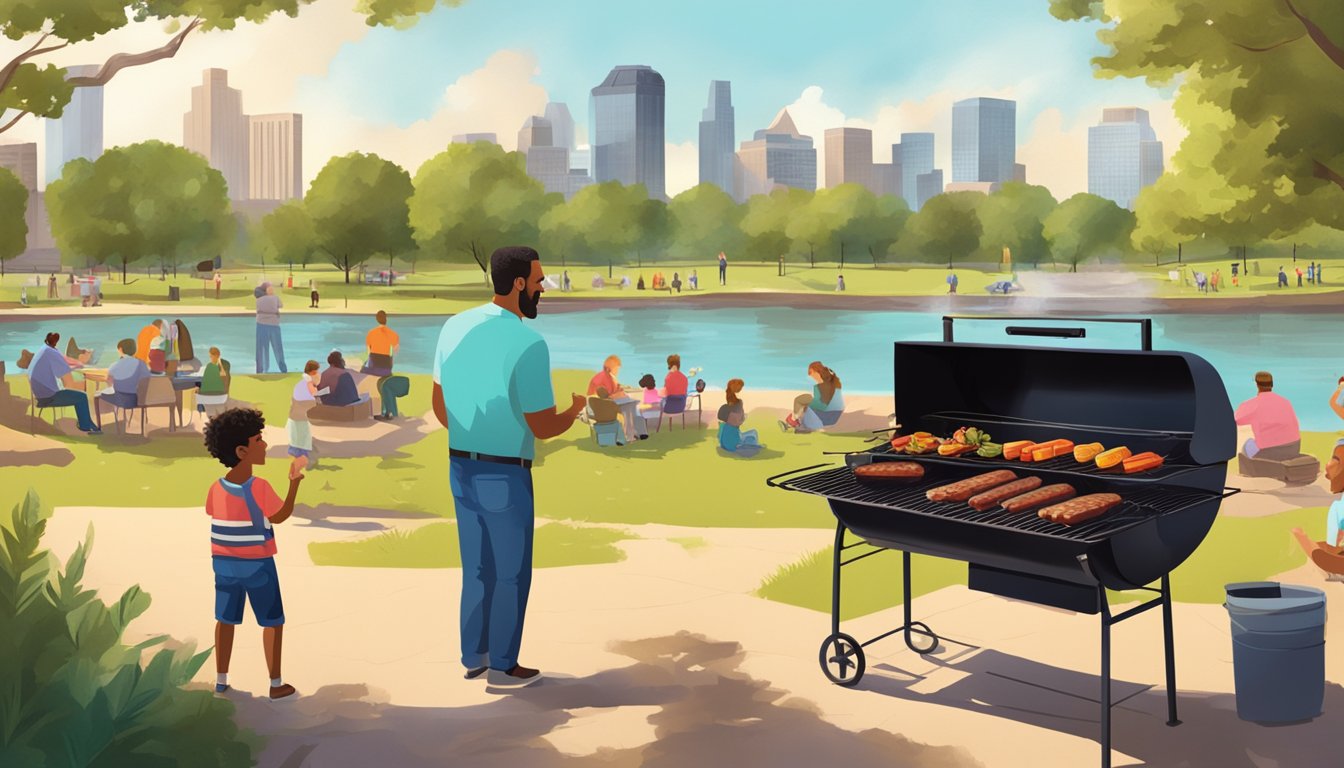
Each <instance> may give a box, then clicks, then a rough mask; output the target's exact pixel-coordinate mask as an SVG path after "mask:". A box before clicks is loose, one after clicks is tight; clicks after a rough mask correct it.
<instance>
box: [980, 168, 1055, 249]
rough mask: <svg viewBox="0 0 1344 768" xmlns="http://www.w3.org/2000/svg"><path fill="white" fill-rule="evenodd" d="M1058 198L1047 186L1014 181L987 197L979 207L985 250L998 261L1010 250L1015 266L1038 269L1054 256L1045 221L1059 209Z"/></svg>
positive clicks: (981, 241) (982, 244) (981, 240)
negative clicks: (1047, 239)
mask: <svg viewBox="0 0 1344 768" xmlns="http://www.w3.org/2000/svg"><path fill="white" fill-rule="evenodd" d="M1056 205H1058V203H1056V202H1055V197H1054V195H1052V194H1050V190H1048V189H1046V188H1045V187H1039V186H1035V185H1032V184H1021V183H1018V182H1012V183H1009V184H1004V185H1003V188H1002V189H1000V190H999V191H998V192H995V193H994V194H992V195H990V196H989V197H987V198H985V201H984V203H983V204H982V205H981V206H980V208H979V216H980V223H981V225H982V226H983V227H984V233H983V234H982V235H981V236H980V244H981V249H982V250H984V251H986V254H985V255H986V256H988V257H989V258H990V259H991V260H993V261H998V259H999V257H1000V255H1001V254H1002V249H1004V248H1007V249H1008V251H1009V253H1010V255H1011V257H1012V260H1013V263H1014V264H1029V265H1031V266H1037V265H1039V264H1040V263H1041V261H1043V260H1044V259H1048V258H1049V257H1050V245H1049V243H1047V242H1046V240H1045V235H1044V234H1043V230H1044V228H1045V219H1046V217H1048V216H1049V215H1050V212H1051V211H1053V210H1055V206H1056Z"/></svg>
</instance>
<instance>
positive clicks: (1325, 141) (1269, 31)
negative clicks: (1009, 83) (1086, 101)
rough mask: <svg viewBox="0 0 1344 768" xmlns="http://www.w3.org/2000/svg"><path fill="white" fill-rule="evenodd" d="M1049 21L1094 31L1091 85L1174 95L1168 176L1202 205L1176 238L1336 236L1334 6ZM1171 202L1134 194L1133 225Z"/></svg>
mask: <svg viewBox="0 0 1344 768" xmlns="http://www.w3.org/2000/svg"><path fill="white" fill-rule="evenodd" d="M1051 13H1053V14H1054V15H1055V16H1056V17H1058V18H1061V19H1066V20H1071V19H1094V20H1097V21H1100V22H1102V24H1103V26H1102V28H1101V29H1100V30H1099V31H1098V32H1097V36H1098V38H1099V39H1100V40H1101V42H1102V43H1103V44H1104V45H1106V47H1107V49H1108V52H1107V54H1106V55H1104V56H1100V57H1097V58H1095V59H1093V66H1094V69H1095V71H1096V74H1097V76H1098V77H1107V78H1109V77H1117V76H1118V77H1142V78H1145V79H1146V80H1147V81H1148V82H1149V83H1150V84H1152V85H1154V86H1159V87H1163V86H1169V85H1171V84H1173V83H1175V84H1177V90H1176V103H1175V108H1176V115H1177V117H1178V118H1180V120H1181V122H1182V123H1183V124H1184V125H1185V126H1186V127H1187V128H1188V129H1189V134H1188V135H1187V137H1186V138H1185V140H1184V141H1183V142H1182V143H1181V147H1180V149H1179V150H1178V151H1177V152H1176V154H1175V156H1174V157H1173V158H1172V171H1171V173H1172V175H1174V176H1176V177H1177V178H1178V179H1180V187H1181V189H1183V190H1184V191H1185V192H1186V193H1187V194H1189V195H1191V196H1192V200H1191V202H1193V203H1196V204H1197V205H1198V208H1197V209H1196V210H1195V211H1193V212H1192V213H1191V215H1190V220H1189V221H1190V224H1188V225H1182V226H1181V227H1179V229H1183V230H1185V231H1186V232H1188V231H1189V230H1191V229H1194V230H1200V231H1201V233H1202V230H1204V229H1210V230H1216V229H1219V228H1221V227H1227V228H1229V229H1231V230H1232V231H1228V232H1222V233H1219V235H1220V236H1221V237H1223V238H1224V239H1227V240H1229V241H1230V242H1245V241H1246V240H1247V239H1250V238H1257V239H1258V238H1260V237H1274V238H1277V237H1281V236H1284V235H1288V234H1291V233H1293V232H1295V231H1297V230H1298V229H1300V228H1302V227H1303V226H1306V225H1308V224H1310V223H1312V222H1317V223H1321V224H1327V225H1330V226H1334V227H1341V226H1344V117H1341V113H1340V111H1339V106H1338V99H1337V98H1335V97H1332V96H1330V95H1329V94H1340V93H1344V6H1341V5H1340V4H1339V3H1338V2H1337V0H1274V1H1273V2H1264V1H1262V0H1224V1H1223V2H1218V3H1208V2H1205V1H1204V0H1171V1H1170V2H1162V3H1158V2H1152V0H1108V1H1107V2H1105V3H1100V2H1088V1H1087V0H1051ZM1170 191H1171V190H1170V189H1168V190H1158V191H1156V192H1152V193H1149V192H1145V193H1144V194H1141V195H1140V198H1139V203H1138V206H1137V207H1138V208H1139V209H1140V211H1141V212H1140V215H1139V218H1140V220H1144V219H1145V216H1144V214H1143V213H1142V208H1143V207H1144V197H1145V196H1157V197H1160V198H1164V199H1170V197H1171V195H1170V194H1169V193H1170ZM1149 223H1150V224H1151V223H1152V218H1151V217H1150V218H1149ZM1144 232H1145V237H1146V238H1148V242H1152V241H1153V240H1152V238H1153V237H1154V235H1153V233H1152V228H1151V226H1148V227H1145V228H1144ZM1177 234H1180V233H1177ZM1210 234H1213V232H1212V231H1211V232H1210Z"/></svg>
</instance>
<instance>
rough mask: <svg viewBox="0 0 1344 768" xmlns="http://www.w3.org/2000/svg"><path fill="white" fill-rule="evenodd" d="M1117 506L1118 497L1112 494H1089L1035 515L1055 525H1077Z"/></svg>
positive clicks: (1118, 503)
mask: <svg viewBox="0 0 1344 768" xmlns="http://www.w3.org/2000/svg"><path fill="white" fill-rule="evenodd" d="M1119 505H1120V497H1119V496H1117V495H1116V494H1114V493H1089V494H1088V495H1086V496H1079V497H1078V498H1076V499H1069V500H1068V501H1065V502H1063V503H1060V504H1055V505H1054V506H1050V507H1046V508H1045V509H1042V510H1041V511H1040V512H1039V513H1037V514H1039V515H1040V516H1041V517H1043V518H1045V519H1046V520H1051V521H1054V522H1056V523H1063V524H1064V525H1077V524H1079V523H1084V522H1087V521H1088V520H1092V519H1094V518H1098V517H1101V516H1102V515H1104V514H1106V513H1107V512H1110V511H1111V510H1112V509H1114V508H1116V507H1118V506H1119Z"/></svg>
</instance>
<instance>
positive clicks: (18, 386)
mask: <svg viewBox="0 0 1344 768" xmlns="http://www.w3.org/2000/svg"><path fill="white" fill-rule="evenodd" d="M296 375H297V374H289V375H287V376H286V375H278V374H271V375H265V376H239V377H237V378H236V379H235V381H234V384H233V388H232V394H233V397H234V398H236V399H238V400H243V401H247V402H251V403H253V404H256V405H259V406H260V407H261V408H262V412H263V413H264V414H267V415H269V416H270V423H271V424H273V425H274V426H283V424H284V419H285V414H286V413H287V411H288V404H289V394H290V392H291V390H292V387H293V383H294V381H295V380H296V379H295V376H296ZM587 379H588V374H587V373H586V372H582V371H558V372H556V374H555V388H556V393H557V402H560V403H562V404H563V403H567V402H568V399H569V393H570V392H574V391H578V392H582V391H583V390H584V388H585V387H586V384H587ZM6 381H7V384H8V386H9V389H10V397H11V398H12V399H11V401H10V409H11V410H10V412H15V411H21V410H22V409H23V408H24V407H26V404H27V400H28V391H27V379H26V378H25V377H21V376H15V377H9V378H7V379H6ZM430 390H431V385H430V380H429V377H428V376H425V375H414V376H411V394H410V395H409V396H408V397H407V399H405V400H403V402H404V403H405V409H404V410H405V412H406V413H408V414H420V413H424V412H426V411H427V410H428V409H429V396H430ZM748 394H749V393H748ZM717 408H718V403H716V402H715V403H710V402H706V403H705V413H704V423H705V425H706V426H705V428H703V429H697V428H695V427H694V426H690V427H689V428H688V429H686V430H684V431H683V430H682V429H681V428H680V426H679V425H678V426H677V427H676V428H669V427H668V426H667V425H666V424H665V425H664V428H663V431H662V432H661V433H658V434H655V435H653V436H652V437H651V438H650V439H649V440H645V441H641V442H639V443H637V444H634V445H630V446H626V447H623V448H599V447H598V446H597V445H596V444H595V443H594V441H593V439H592V437H591V433H590V431H589V428H588V427H587V426H585V425H583V424H578V423H576V424H575V425H574V427H573V428H571V429H570V431H569V432H567V433H566V434H564V435H562V436H560V437H558V438H555V439H553V440H548V441H545V442H543V443H540V444H539V450H538V458H539V464H538V468H537V472H536V481H535V482H536V489H537V495H538V508H537V513H538V515H540V516H542V517H547V518H552V519H557V520H574V521H583V522H600V523H624V524H642V523H666V524H671V525H685V526H695V527H822V528H825V527H829V526H830V525H832V518H831V516H830V512H829V511H828V509H827V507H826V504H825V502H824V501H822V500H820V499H817V498H815V497H811V496H805V495H803V494H798V493H788V492H785V491H779V490H772V489H769V488H767V487H766V486H765V478H766V477H768V476H770V475H773V474H776V473H780V472H784V471H787V470H791V469H797V468H800V467H804V466H808V465H811V464H817V463H820V462H823V461H835V460H836V458H837V457H833V456H832V457H826V456H822V455H821V452H822V451H828V450H853V449H855V448H856V447H858V446H860V445H862V441H861V440H860V439H859V438H858V437H857V436H854V435H826V434H812V435H792V434H788V435H786V434H783V433H781V432H779V430H778V428H777V426H776V425H775V423H774V421H772V420H770V419H769V418H766V417H764V416H761V415H754V416H752V417H751V418H749V419H748V422H747V425H746V426H747V427H748V428H754V429H757V430H759V431H760V433H761V435H762V441H763V442H764V443H765V446H766V448H765V450H763V451H762V452H761V453H760V454H758V455H757V456H755V457H753V458H751V459H743V458H736V457H731V456H724V455H721V454H720V453H719V451H718V450H717V448H716V446H715V442H714V441H715V427H716V419H715V412H716V410H717ZM67 415H68V412H67ZM151 418H155V419H156V423H160V424H162V422H163V418H164V417H163V414H162V413H161V412H155V414H154V416H153V417H151ZM693 424H694V416H692V417H691V419H690V420H688V425H693ZM7 426H9V427H10V428H12V429H16V430H20V431H24V432H26V431H27V429H28V420H27V417H26V416H23V417H20V418H19V419H17V420H16V421H14V422H12V423H9V424H7ZM151 435H152V436H151V437H150V438H149V439H147V440H146V439H144V438H141V437H139V436H138V435H127V436H119V435H117V434H116V433H115V432H114V431H113V430H111V429H109V430H108V431H106V432H105V433H104V434H103V435H102V436H101V437H97V438H90V437H85V436H82V435H80V436H73V437H66V436H58V437H55V438H54V439H55V440H57V441H58V442H60V443H61V444H62V445H63V446H65V447H66V448H68V449H69V450H70V451H71V452H72V453H73V454H74V456H75V460H74V463H73V464H71V465H70V466H68V467H56V466H43V467H0V487H5V488H11V487H12V488H28V487H32V488H34V489H36V490H37V491H38V493H40V494H41V495H42V498H44V499H47V500H48V501H49V502H50V503H52V504H54V505H60V506H114V507H115V506H127V507H135V506H159V507H173V506H195V505H199V504H202V503H203V501H204V498H205V492H206V490H207V489H208V488H209V487H210V484H211V483H213V482H214V481H215V480H217V479H218V478H219V476H220V474H221V473H222V471H223V467H221V466H220V464H219V463H218V462H216V461H215V460H214V459H212V458H210V456H209V455H208V454H207V453H206V452H205V448H204V446H203V445H202V444H201V438H200V435H199V434H197V433H194V432H188V431H181V432H179V433H178V434H176V435H169V434H168V433H167V432H166V431H163V430H160V431H158V432H153V433H151ZM865 437H866V436H865ZM446 453H447V435H446V434H445V433H444V432H441V431H440V432H434V433H432V434H430V435H427V436H426V437H425V438H424V439H421V440H419V441H418V442H415V443H412V444H410V445H407V446H405V447H403V448H400V449H398V450H395V451H392V452H390V453H388V454H387V455H380V456H369V457H364V458H353V459H336V458H323V459H320V461H319V462H318V466H317V467H315V468H313V469H311V470H309V472H308V479H307V480H306V481H305V483H304V485H303V488H302V490H301V491H300V497H299V500H300V502H302V503H304V504H308V505H319V504H333V505H338V506H344V507H365V508H371V509H387V510H394V511H404V512H416V513H429V514H434V515H440V516H449V515H451V514H452V500H451V497H450V495H449V491H448V479H447V456H446ZM284 464H285V462H284V461H283V460H275V461H274V462H273V464H272V465H268V466H267V467H266V468H265V469H263V470H262V471H261V473H260V474H261V475H262V476H263V477H281V476H282V475H283V473H284Z"/></svg>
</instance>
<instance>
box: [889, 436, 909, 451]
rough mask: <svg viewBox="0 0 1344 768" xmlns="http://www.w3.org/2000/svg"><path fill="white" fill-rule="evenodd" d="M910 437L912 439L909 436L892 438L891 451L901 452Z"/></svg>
mask: <svg viewBox="0 0 1344 768" xmlns="http://www.w3.org/2000/svg"><path fill="white" fill-rule="evenodd" d="M911 437H912V436H911V435H901V436H900V437H896V438H892V440H891V447H892V449H894V450H897V451H899V450H901V449H902V448H904V447H905V445H906V443H909V442H910V440H911Z"/></svg>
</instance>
